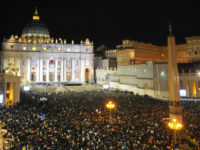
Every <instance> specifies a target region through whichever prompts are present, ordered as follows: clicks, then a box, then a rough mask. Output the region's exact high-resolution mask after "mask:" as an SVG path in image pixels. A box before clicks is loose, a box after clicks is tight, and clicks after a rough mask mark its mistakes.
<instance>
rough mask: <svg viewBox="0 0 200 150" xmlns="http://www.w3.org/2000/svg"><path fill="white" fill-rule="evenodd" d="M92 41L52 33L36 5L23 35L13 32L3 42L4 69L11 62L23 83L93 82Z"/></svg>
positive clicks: (0, 54)
mask: <svg viewBox="0 0 200 150" xmlns="http://www.w3.org/2000/svg"><path fill="white" fill-rule="evenodd" d="M93 55H94V54H93V42H90V41H89V39H86V40H85V41H80V44H75V43H74V41H73V40H72V41H70V43H69V42H68V41H66V40H65V39H61V38H58V39H55V38H52V37H50V33H49V30H48V28H47V27H46V26H45V24H43V23H42V22H41V21H40V16H39V14H38V11H37V9H36V10H35V12H34V15H33V20H32V22H31V23H29V24H27V26H26V27H25V28H24V29H23V31H22V34H21V36H15V35H11V36H10V37H9V38H6V39H4V40H3V42H2V51H1V52H0V56H1V57H0V59H1V61H0V63H1V68H2V70H4V71H6V70H7V69H8V68H10V66H12V68H13V70H14V71H15V72H16V73H17V74H18V75H19V76H21V83H23V84H28V83H69V84H77V83H85V82H89V83H91V82H93V80H94V78H93V76H94V70H93V57H94V56H93Z"/></svg>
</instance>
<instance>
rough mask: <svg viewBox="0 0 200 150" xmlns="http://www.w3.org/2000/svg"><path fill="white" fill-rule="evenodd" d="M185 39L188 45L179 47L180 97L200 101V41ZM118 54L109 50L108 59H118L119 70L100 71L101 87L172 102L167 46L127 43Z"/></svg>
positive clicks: (123, 42)
mask: <svg viewBox="0 0 200 150" xmlns="http://www.w3.org/2000/svg"><path fill="white" fill-rule="evenodd" d="M185 39H186V44H181V45H176V55H177V63H178V70H179V79H180V88H181V89H180V96H181V97H182V98H184V97H185V98H200V64H199V63H198V61H200V40H199V39H200V37H186V38H185ZM115 50H116V51H112V50H106V52H105V56H107V59H110V56H116V64H117V68H116V69H115V70H113V69H112V68H111V67H107V68H106V67H104V65H103V63H102V66H101V67H99V68H98V69H97V70H96V83H97V84H99V85H102V87H103V86H104V85H107V86H106V87H108V86H109V87H110V88H114V89H118V90H124V91H131V92H133V93H135V94H136V93H137V94H140V95H149V96H152V97H154V98H159V99H168V98H169V93H168V69H167V68H168V65H167V61H168V53H167V46H157V45H152V44H146V43H142V42H136V41H130V40H123V41H122V45H118V46H117V47H116V49H115ZM109 51H110V52H109ZM113 52H114V54H113ZM104 60H106V59H104ZM104 60H102V61H104Z"/></svg>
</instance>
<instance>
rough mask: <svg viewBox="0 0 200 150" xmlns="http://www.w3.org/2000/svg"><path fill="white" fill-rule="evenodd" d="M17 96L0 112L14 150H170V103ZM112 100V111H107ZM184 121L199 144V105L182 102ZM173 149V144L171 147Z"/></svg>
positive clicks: (108, 95) (85, 95)
mask: <svg viewBox="0 0 200 150" xmlns="http://www.w3.org/2000/svg"><path fill="white" fill-rule="evenodd" d="M41 97H43V95H41V94H34V95H33V94H30V93H29V94H28V93H21V102H20V103H19V104H17V105H16V106H14V107H13V108H9V109H5V108H1V111H0V120H1V121H2V122H4V123H5V124H6V126H5V129H7V130H8V134H7V135H6V136H7V137H8V138H13V139H14V142H13V143H11V144H12V149H14V150H18V149H20V150H21V149H22V148H24V149H29V150H97V149H100V150H101V149H105V150H120V149H121V150H168V149H173V148H172V145H171V140H172V139H171V136H170V130H169V128H168V126H167V123H168V120H167V119H168V118H169V107H168V105H169V103H168V102H164V101H158V100H155V99H153V98H150V97H148V96H139V95H134V94H133V93H129V92H120V91H118V92H114V91H113V92H109V91H91V92H90V91H87V92H79V93H77V92H69V93H65V94H52V95H49V96H46V99H41ZM108 101H113V102H114V103H115V104H116V108H114V109H113V110H112V111H111V117H112V119H111V118H110V110H109V109H108V108H106V107H105V105H106V103H107V102H108ZM182 105H183V119H184V120H183V122H184V123H185V127H186V128H187V130H188V132H190V133H191V136H192V138H196V139H197V140H198V141H197V142H199V143H200V119H199V118H200V103H199V102H184V103H183V104H182ZM175 146H177V145H175Z"/></svg>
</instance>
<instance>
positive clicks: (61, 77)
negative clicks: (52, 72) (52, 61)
mask: <svg viewBox="0 0 200 150" xmlns="http://www.w3.org/2000/svg"><path fill="white" fill-rule="evenodd" d="M60 65H61V66H60V69H61V70H60V81H61V82H62V81H63V66H64V65H63V58H61V63H60Z"/></svg>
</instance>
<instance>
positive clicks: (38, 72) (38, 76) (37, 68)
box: [36, 58, 40, 82]
mask: <svg viewBox="0 0 200 150" xmlns="http://www.w3.org/2000/svg"><path fill="white" fill-rule="evenodd" d="M36 63H37V65H36V82H38V81H39V78H40V60H39V58H37V59H36Z"/></svg>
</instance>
